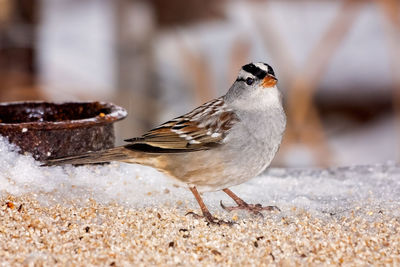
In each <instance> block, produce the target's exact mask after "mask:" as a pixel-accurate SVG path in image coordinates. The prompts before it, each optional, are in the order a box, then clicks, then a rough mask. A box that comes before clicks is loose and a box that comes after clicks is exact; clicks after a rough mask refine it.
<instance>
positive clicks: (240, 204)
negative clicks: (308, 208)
mask: <svg viewBox="0 0 400 267" xmlns="http://www.w3.org/2000/svg"><path fill="white" fill-rule="evenodd" d="M222 191H224V192H225V193H226V194H227V195H228V196H230V197H231V198H232V199H233V200H234V201H235V202H236V204H237V206H236V207H226V206H225V205H224V204H222V200H221V202H220V204H221V207H222V208H223V209H224V210H227V211H232V210H247V211H250V212H252V213H254V214H256V215H259V216H261V217H262V216H263V215H262V214H261V212H260V211H262V210H268V211H273V210H277V211H281V210H280V209H279V208H278V207H277V206H265V207H263V206H262V205H261V204H247V203H246V202H245V201H244V200H243V199H241V198H240V197H238V196H237V195H236V194H235V193H233V192H232V191H231V190H229V189H228V188H225V189H222Z"/></svg>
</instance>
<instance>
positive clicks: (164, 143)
mask: <svg viewBox="0 0 400 267" xmlns="http://www.w3.org/2000/svg"><path fill="white" fill-rule="evenodd" d="M238 121H239V119H238V117H237V116H236V114H235V113H234V112H232V111H230V110H228V109H227V108H226V107H225V106H224V103H223V100H222V98H218V99H215V100H213V101H210V102H207V103H205V104H203V105H202V106H200V107H198V108H196V109H194V110H193V111H191V112H189V113H187V114H186V115H183V116H181V117H178V118H175V119H173V120H171V121H168V122H166V123H164V124H162V125H160V126H159V127H157V128H155V129H152V130H150V131H149V132H147V133H145V134H144V135H143V136H142V137H140V138H132V139H128V140H125V141H127V142H132V143H133V144H129V145H127V147H128V148H129V149H133V150H141V151H147V150H151V151H152V152H157V153H171V152H174V153H176V152H188V151H197V150H205V149H209V148H210V147H214V146H217V145H220V144H221V141H222V140H223V139H224V138H225V136H226V134H227V133H228V131H229V130H230V129H231V128H232V126H233V125H234V124H235V123H236V122H238Z"/></svg>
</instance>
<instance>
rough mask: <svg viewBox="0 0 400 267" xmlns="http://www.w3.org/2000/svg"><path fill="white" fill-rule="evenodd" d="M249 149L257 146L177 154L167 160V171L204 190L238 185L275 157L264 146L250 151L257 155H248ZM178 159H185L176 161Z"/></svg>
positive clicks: (260, 170) (263, 167) (255, 174)
mask: <svg viewBox="0 0 400 267" xmlns="http://www.w3.org/2000/svg"><path fill="white" fill-rule="evenodd" d="M225 149H226V148H225ZM248 149H253V150H254V147H250V148H245V149H244V150H243V153H237V154H234V155H233V154H232V155H230V154H229V153H226V151H225V150H224V149H221V150H212V151H210V150H207V151H199V152H192V153H189V154H182V155H174V156H173V157H171V158H170V159H171V160H170V161H169V163H168V165H169V167H168V168H167V169H168V170H169V173H168V174H169V175H171V176H173V177H174V178H177V179H178V180H180V181H182V182H185V183H187V184H188V185H189V186H196V187H197V188H198V190H199V191H202V192H204V191H217V190H221V189H223V188H227V187H230V186H233V185H238V184H241V183H244V182H246V181H248V180H249V179H251V178H253V177H255V176H257V175H258V174H259V173H260V172H262V171H263V170H264V169H265V168H266V167H267V166H268V165H269V163H270V161H271V159H272V157H271V156H269V154H271V152H270V151H266V150H263V149H260V151H252V153H250V154H252V155H254V153H257V154H258V156H253V157H248V156H246V155H247V154H248V153H246V150H248ZM177 162H181V163H182V162H185V163H184V164H181V165H177Z"/></svg>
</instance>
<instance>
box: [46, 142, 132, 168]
mask: <svg viewBox="0 0 400 267" xmlns="http://www.w3.org/2000/svg"><path fill="white" fill-rule="evenodd" d="M132 156H134V155H132V151H130V150H129V149H126V148H125V147H123V146H121V147H114V148H110V149H107V150H102V151H93V152H88V153H84V154H80V155H76V156H69V157H62V158H54V159H48V160H47V161H45V162H44V164H43V165H42V166H53V165H64V164H74V165H80V164H94V163H106V162H110V161H124V160H127V159H129V158H132Z"/></svg>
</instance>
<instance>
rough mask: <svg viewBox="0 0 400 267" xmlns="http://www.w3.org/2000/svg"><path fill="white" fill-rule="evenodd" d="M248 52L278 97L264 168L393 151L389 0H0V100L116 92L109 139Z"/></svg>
mask: <svg viewBox="0 0 400 267" xmlns="http://www.w3.org/2000/svg"><path fill="white" fill-rule="evenodd" d="M250 61H264V62H267V63H269V64H270V65H272V66H273V67H274V70H275V73H276V74H277V77H278V78H279V87H280V89H281V90H282V92H283V94H284V97H285V108H286V111H287V115H288V120H289V124H288V127H287V131H286V135H285V137H284V142H283V144H282V146H281V149H280V151H279V155H278V156H277V157H276V159H275V160H274V163H273V165H274V166H321V167H324V166H341V165H352V164H368V163H381V162H386V161H395V162H398V161H399V159H400V141H399V140H400V124H399V123H400V1H398V0H375V1H373V0H371V1H367V0H365V1H362V0H343V1H337V0H336V1H333V0H324V1H321V0H313V1H312V0H269V1H266V0H257V1H256V0H252V1H250V0H249V1H240V0H232V1H228V0H225V1H222V0H221V1H213V0H168V1H162V0H147V1H135V0H118V1H106V0H37V1H33V0H31V1H29V0H0V101H2V102H4V101H21V100H48V101H67V100H68V101H70V100H104V101H111V102H114V103H116V104H118V105H120V106H123V107H125V108H126V109H127V110H128V112H129V116H128V118H127V119H125V120H124V121H122V122H119V123H118V124H117V143H118V144H122V141H121V140H122V139H123V138H129V137H133V136H136V135H140V134H142V133H143V131H145V130H148V129H149V128H151V127H154V126H156V124H158V123H161V122H164V121H166V120H168V119H170V118H172V117H175V116H178V115H181V114H182V113H184V112H187V111H190V110H191V109H192V108H194V107H196V106H197V105H199V104H201V103H203V102H205V101H208V100H210V99H212V98H214V97H218V96H220V95H223V94H225V92H226V91H227V90H228V88H229V86H230V85H231V84H232V82H233V81H234V80H235V77H236V75H237V72H238V71H239V68H240V67H241V66H242V65H244V64H247V63H248V62H250Z"/></svg>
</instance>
